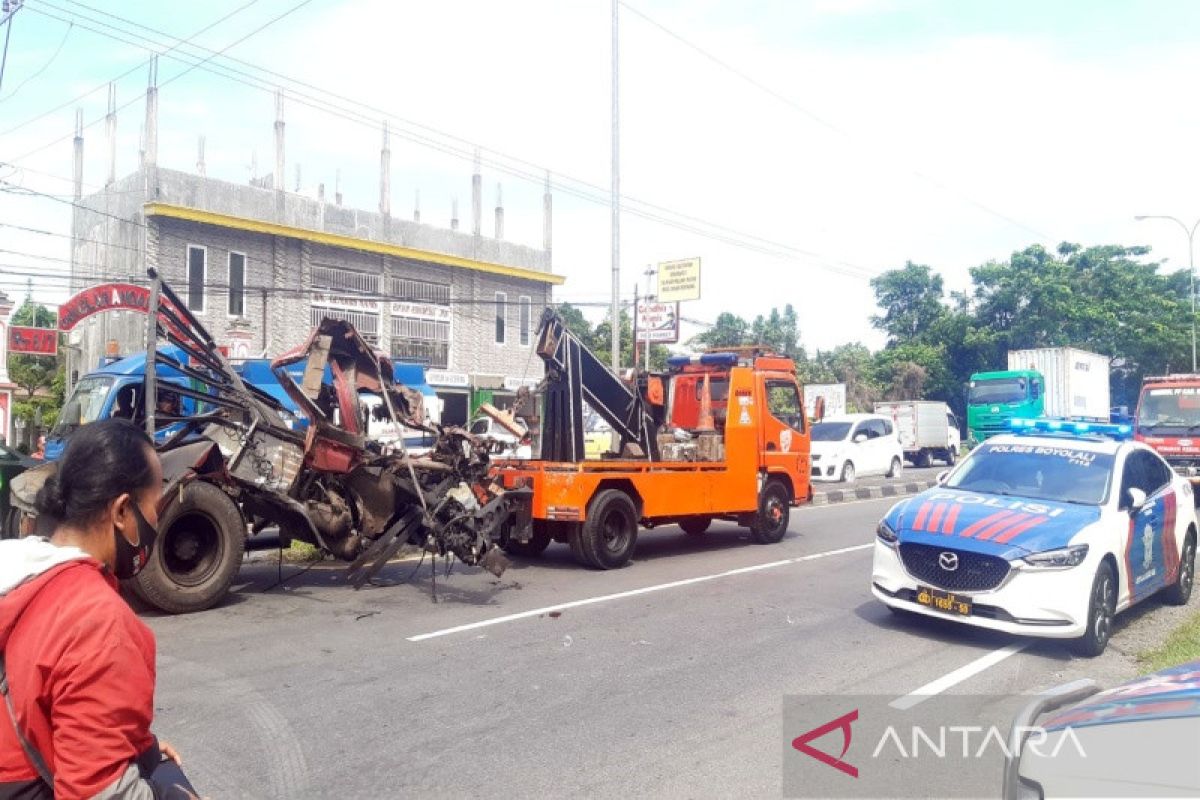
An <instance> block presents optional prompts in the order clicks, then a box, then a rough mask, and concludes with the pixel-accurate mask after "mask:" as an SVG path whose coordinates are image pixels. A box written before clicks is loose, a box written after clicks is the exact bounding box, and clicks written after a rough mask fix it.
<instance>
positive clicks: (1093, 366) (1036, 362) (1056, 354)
mask: <svg viewBox="0 0 1200 800" xmlns="http://www.w3.org/2000/svg"><path fill="white" fill-rule="evenodd" d="M1008 368H1009V370H1033V371H1034V372H1040V373H1041V374H1042V378H1043V379H1044V381H1045V386H1044V388H1043V391H1044V393H1045V395H1044V398H1043V404H1042V408H1043V410H1042V413H1043V414H1044V415H1045V416H1047V417H1078V418H1082V419H1090V420H1099V421H1102V422H1108V415H1109V412H1110V410H1111V408H1112V404H1111V402H1110V401H1109V388H1108V377H1109V358H1108V356H1104V355H1100V354H1099V353H1089V352H1087V351H1086V350H1078V349H1076V348H1074V347H1041V348H1038V349H1036V350H1009V351H1008Z"/></svg>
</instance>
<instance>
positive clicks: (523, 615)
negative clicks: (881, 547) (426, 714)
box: [407, 542, 875, 642]
mask: <svg viewBox="0 0 1200 800" xmlns="http://www.w3.org/2000/svg"><path fill="white" fill-rule="evenodd" d="M874 546H875V543H874V542H869V543H867V544H858V545H853V546H851V547H839V548H838V549H837V550H826V551H824V552H822V553H811V554H809V555H806V556H797V557H796V558H784V559H780V560H779V561H769V562H767V563H765V564H754V565H753V566H749V567H738V568H736V569H727V570H724V571H723V572H714V573H712V574H711V575H699V576H697V577H695V578H684V579H682V580H678V581H671V582H669V583H658V584H654V585H653V586H643V587H642V588H640V589H630V590H629V591H627V592H615V593H613V594H605V595H600V596H598V597H587V598H584V599H583V600H572V601H570V602H567V603H558V604H556V605H552V606H543V607H542V608H535V609H531V610H529V611H520V612H518V613H516V614H505V615H504V616H502V617H492V618H491V619H485V620H480V621H479V622H470V623H467V624H465V625H455V626H454V627H452V628H444V629H442V630H440V631H433V632H432V633H422V634H418V635H416V636H409V637H407V639H408V641H410V642H423V641H425V640H427V639H436V638H437V637H439V636H449V635H450V634H452V633H462V632H463V631H473V630H477V629H479V628H487V627H490V626H492V625H500V624H503V623H505V622H514V621H516V620H519V619H528V618H529V617H536V616H540V615H542V614H548V613H550V612H552V611H563V610H565V609H568V608H579V607H580V606H590V605H595V604H596V603H607V602H609V601H611V600H622V599H624V598H626V597H637V596H638V595H643V594H650V593H651V592H662V591H666V590H667V589H678V588H680V587H682V586H692V585H695V584H697V583H707V582H708V581H715V580H718V579H720V578H728V577H731V576H734V575H745V574H747V573H751V572H761V571H762V570H766V569H774V568H776V567H784V566H787V565H789V564H799V563H802V562H805V561H816V560H817V559H819V558H829V557H830V556H837V555H842V554H843V553H853V552H856V551H859V550H866V549H867V548H868V547H874Z"/></svg>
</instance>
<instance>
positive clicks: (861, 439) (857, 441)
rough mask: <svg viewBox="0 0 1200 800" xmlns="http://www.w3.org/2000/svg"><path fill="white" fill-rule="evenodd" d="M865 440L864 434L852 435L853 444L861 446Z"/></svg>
mask: <svg viewBox="0 0 1200 800" xmlns="http://www.w3.org/2000/svg"><path fill="white" fill-rule="evenodd" d="M866 440H867V435H866V434H865V433H856V434H855V435H854V443H855V444H862V443H863V442H865V441H866Z"/></svg>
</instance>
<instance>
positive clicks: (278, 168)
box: [272, 91, 285, 194]
mask: <svg viewBox="0 0 1200 800" xmlns="http://www.w3.org/2000/svg"><path fill="white" fill-rule="evenodd" d="M284 166H285V164H284V158H283V92H282V91H280V92H276V93H275V175H274V176H273V182H272V185H273V186H274V187H275V191H276V192H277V193H280V194H281V193H282V192H283V182H284V176H283V170H284Z"/></svg>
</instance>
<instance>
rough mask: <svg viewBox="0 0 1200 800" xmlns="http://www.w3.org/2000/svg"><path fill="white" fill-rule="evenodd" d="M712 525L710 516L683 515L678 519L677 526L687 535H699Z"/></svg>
mask: <svg viewBox="0 0 1200 800" xmlns="http://www.w3.org/2000/svg"><path fill="white" fill-rule="evenodd" d="M709 525H712V517H684V518H683V519H681V520H679V527H680V528H682V529H683V532H684V533H686V534H687V535H688V536H701V535H703V534H704V532H705V531H707V530H708V526H709Z"/></svg>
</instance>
